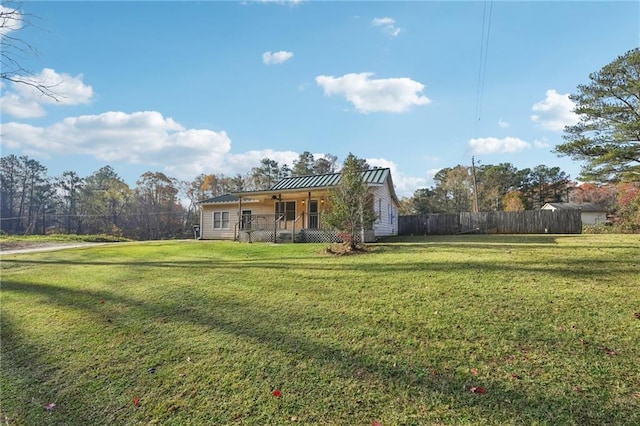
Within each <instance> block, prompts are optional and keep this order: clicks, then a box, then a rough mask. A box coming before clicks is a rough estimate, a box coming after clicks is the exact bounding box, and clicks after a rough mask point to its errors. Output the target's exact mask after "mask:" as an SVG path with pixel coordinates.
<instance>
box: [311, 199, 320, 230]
mask: <svg viewBox="0 0 640 426" xmlns="http://www.w3.org/2000/svg"><path fill="white" fill-rule="evenodd" d="M319 224H320V221H319V220H318V200H311V201H309V229H318V228H319V226H318V225H319Z"/></svg>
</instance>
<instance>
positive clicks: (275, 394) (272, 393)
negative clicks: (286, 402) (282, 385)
mask: <svg viewBox="0 0 640 426" xmlns="http://www.w3.org/2000/svg"><path fill="white" fill-rule="evenodd" d="M271 395H273V396H275V397H276V398H280V391H279V390H278V389H276V390H274V391H273V392H271Z"/></svg>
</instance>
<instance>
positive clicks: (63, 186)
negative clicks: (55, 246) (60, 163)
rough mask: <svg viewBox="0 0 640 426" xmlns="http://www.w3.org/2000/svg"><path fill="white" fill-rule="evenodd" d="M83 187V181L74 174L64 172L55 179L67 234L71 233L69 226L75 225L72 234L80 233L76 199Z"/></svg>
mask: <svg viewBox="0 0 640 426" xmlns="http://www.w3.org/2000/svg"><path fill="white" fill-rule="evenodd" d="M83 185H84V180H83V179H82V178H80V176H78V175H77V174H76V172H72V171H66V172H64V173H62V176H60V177H59V178H57V179H56V186H57V187H58V189H59V191H60V194H61V196H62V199H63V200H64V214H65V217H66V228H67V234H70V233H71V228H72V226H71V224H72V223H75V225H76V226H75V227H74V228H75V229H74V233H76V234H78V233H80V227H81V222H80V218H79V217H78V215H77V213H78V199H79V198H80V190H81V189H82V187H83Z"/></svg>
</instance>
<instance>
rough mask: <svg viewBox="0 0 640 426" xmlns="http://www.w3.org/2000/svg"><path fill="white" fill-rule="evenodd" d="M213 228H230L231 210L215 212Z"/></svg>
mask: <svg viewBox="0 0 640 426" xmlns="http://www.w3.org/2000/svg"><path fill="white" fill-rule="evenodd" d="M213 229H229V212H213Z"/></svg>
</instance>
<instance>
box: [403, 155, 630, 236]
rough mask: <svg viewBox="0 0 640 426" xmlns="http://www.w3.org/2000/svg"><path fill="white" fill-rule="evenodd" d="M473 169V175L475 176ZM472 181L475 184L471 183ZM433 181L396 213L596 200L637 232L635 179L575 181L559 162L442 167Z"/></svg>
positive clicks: (516, 207)
mask: <svg viewBox="0 0 640 426" xmlns="http://www.w3.org/2000/svg"><path fill="white" fill-rule="evenodd" d="M474 174H475V179H474ZM474 181H475V183H474ZM434 182H435V184H434V185H433V186H431V187H429V188H420V189H418V190H416V191H415V192H414V193H413V195H412V196H411V197H404V198H402V199H401V200H400V202H401V208H400V214H403V215H411V214H429V213H459V212H470V211H474V210H475V205H476V202H477V206H478V211H522V210H535V209H539V208H540V207H542V206H543V205H544V204H545V203H554V202H571V203H587V202H590V203H596V204H598V205H600V206H602V207H603V208H604V209H605V210H607V211H609V212H610V213H611V214H612V219H613V220H614V221H616V222H617V223H618V224H619V225H620V226H619V228H622V229H620V230H624V231H632V232H637V231H640V183H639V182H635V181H620V182H615V183H613V182H608V183H578V182H576V181H573V180H571V179H570V176H569V175H567V174H566V173H565V172H563V171H562V170H560V168H559V167H547V166H545V165H539V166H536V167H534V168H525V169H518V168H517V167H515V166H514V165H513V164H510V163H500V164H497V165H492V164H488V165H480V166H478V167H473V166H464V165H457V166H455V167H452V168H444V169H442V170H440V171H438V173H436V175H435V177H434Z"/></svg>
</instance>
